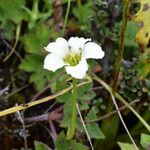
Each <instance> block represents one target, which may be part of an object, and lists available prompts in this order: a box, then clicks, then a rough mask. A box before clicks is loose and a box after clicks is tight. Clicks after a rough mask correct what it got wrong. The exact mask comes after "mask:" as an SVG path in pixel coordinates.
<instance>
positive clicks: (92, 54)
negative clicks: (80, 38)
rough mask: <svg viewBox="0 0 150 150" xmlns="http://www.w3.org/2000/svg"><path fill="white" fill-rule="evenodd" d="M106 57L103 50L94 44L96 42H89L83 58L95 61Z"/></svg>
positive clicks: (85, 47)
mask: <svg viewBox="0 0 150 150" xmlns="http://www.w3.org/2000/svg"><path fill="white" fill-rule="evenodd" d="M104 55H105V53H104V51H102V48H101V47H100V46H99V45H98V44H96V43H94V42H88V43H86V44H85V46H84V48H83V57H84V58H94V59H101V58H103V57H104Z"/></svg>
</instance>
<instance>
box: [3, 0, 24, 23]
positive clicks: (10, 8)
mask: <svg viewBox="0 0 150 150" xmlns="http://www.w3.org/2000/svg"><path fill="white" fill-rule="evenodd" d="M24 5H25V0H1V1H0V16H1V17H0V20H7V19H8V20H12V21H14V22H15V23H16V24H18V23H20V22H21V21H22V20H23V19H26V17H27V14H26V13H25V12H24V11H23V9H22V8H21V6H24Z"/></svg>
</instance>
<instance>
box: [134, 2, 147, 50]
mask: <svg viewBox="0 0 150 150" xmlns="http://www.w3.org/2000/svg"><path fill="white" fill-rule="evenodd" d="M138 2H140V4H141V8H140V10H139V12H138V13H137V14H136V15H135V17H134V20H135V21H136V22H138V23H140V29H139V31H138V33H137V35H136V41H137V43H138V44H139V45H140V46H141V47H143V48H145V47H147V46H148V43H149V41H150V27H149V24H150V21H149V18H150V1H149V0H139V1H138Z"/></svg>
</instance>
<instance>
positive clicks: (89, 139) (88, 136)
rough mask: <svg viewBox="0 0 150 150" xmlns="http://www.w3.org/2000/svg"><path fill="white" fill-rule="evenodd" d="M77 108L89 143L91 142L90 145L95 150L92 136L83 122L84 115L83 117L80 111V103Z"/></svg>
mask: <svg viewBox="0 0 150 150" xmlns="http://www.w3.org/2000/svg"><path fill="white" fill-rule="evenodd" d="M76 108H77V111H78V114H79V117H80V119H81V122H82V125H83V128H84V130H85V133H86V135H87V138H88V141H89V143H90V146H91V150H94V147H93V144H92V142H91V138H90V135H89V133H88V130H87V128H86V125H85V123H84V120H83V117H82V115H81V112H80V109H79V105H78V103H76Z"/></svg>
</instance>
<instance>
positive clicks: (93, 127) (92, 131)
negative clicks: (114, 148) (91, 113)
mask: <svg viewBox="0 0 150 150" xmlns="http://www.w3.org/2000/svg"><path fill="white" fill-rule="evenodd" d="M87 130H88V133H89V135H90V137H91V138H94V139H104V138H105V135H104V134H103V132H102V131H101V129H100V128H99V126H98V124H97V123H90V124H88V125H87Z"/></svg>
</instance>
